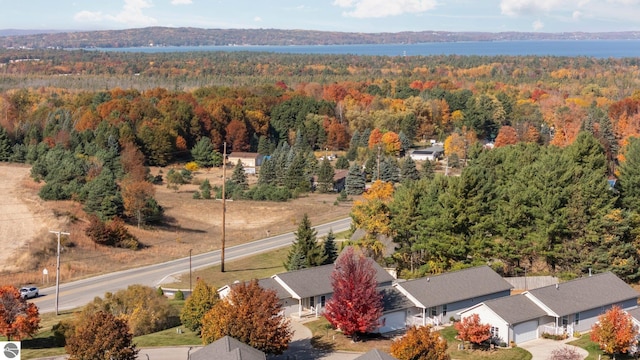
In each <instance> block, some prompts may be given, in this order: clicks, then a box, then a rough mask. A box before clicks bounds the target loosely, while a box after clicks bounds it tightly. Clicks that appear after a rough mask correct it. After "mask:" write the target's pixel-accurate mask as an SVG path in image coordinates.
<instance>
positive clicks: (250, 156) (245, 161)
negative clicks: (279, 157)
mask: <svg viewBox="0 0 640 360" xmlns="http://www.w3.org/2000/svg"><path fill="white" fill-rule="evenodd" d="M262 159H263V156H262V155H260V154H258V153H252V152H235V151H234V152H232V153H231V154H229V156H227V163H228V164H231V165H235V164H237V163H238V160H240V161H241V162H242V166H244V167H249V168H255V167H256V166H261V165H262Z"/></svg>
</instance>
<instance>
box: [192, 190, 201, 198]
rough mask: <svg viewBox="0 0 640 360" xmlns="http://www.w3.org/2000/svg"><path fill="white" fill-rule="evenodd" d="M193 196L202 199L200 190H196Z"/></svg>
mask: <svg viewBox="0 0 640 360" xmlns="http://www.w3.org/2000/svg"><path fill="white" fill-rule="evenodd" d="M193 198H194V199H195V200H199V199H201V197H200V192H199V191H196V192H194V193H193Z"/></svg>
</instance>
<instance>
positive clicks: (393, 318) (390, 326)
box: [378, 311, 406, 334]
mask: <svg viewBox="0 0 640 360" xmlns="http://www.w3.org/2000/svg"><path fill="white" fill-rule="evenodd" d="M380 322H381V323H382V326H380V328H378V331H379V332H380V333H383V334H384V333H386V332H389V331H394V330H399V329H404V328H405V327H406V325H405V324H406V315H405V312H404V311H398V312H394V313H389V314H384V315H382V317H381V318H380Z"/></svg>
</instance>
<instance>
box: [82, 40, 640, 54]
mask: <svg viewBox="0 0 640 360" xmlns="http://www.w3.org/2000/svg"><path fill="white" fill-rule="evenodd" d="M94 50H97V51H121V52H145V53H159V52H190V51H225V52H232V51H254V52H273V53H287V54H353V55H384V56H415V55H422V56H429V55H479V56H495V55H510V56H511V55H513V56H517V55H539V56H547V55H549V56H570V57H575V56H587V57H595V58H610V57H611V58H625V57H640V40H541V41H537V40H536V41H533V40H532V41H469V42H443V43H420V44H364V45H291V46H258V45H255V46H254V45H233V46H166V47H162V46H158V47H136V48H99V49H94Z"/></svg>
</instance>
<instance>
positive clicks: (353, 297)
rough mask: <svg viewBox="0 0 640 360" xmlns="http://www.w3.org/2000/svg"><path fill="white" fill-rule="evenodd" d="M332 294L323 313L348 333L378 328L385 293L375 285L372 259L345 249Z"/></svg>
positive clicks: (333, 273) (332, 282)
mask: <svg viewBox="0 0 640 360" xmlns="http://www.w3.org/2000/svg"><path fill="white" fill-rule="evenodd" d="M331 285H332V286H333V297H332V298H331V299H329V301H327V305H326V308H325V313H324V316H325V317H326V318H327V320H328V321H329V322H330V323H331V325H333V326H334V327H336V328H339V329H340V330H342V332H343V333H344V334H345V335H346V336H354V335H355V336H357V334H359V333H367V332H370V331H373V330H375V329H376V328H377V327H378V326H379V323H378V319H379V318H380V316H381V315H382V295H381V294H380V293H379V292H378V289H377V288H376V287H377V285H378V283H377V281H376V270H375V269H374V267H373V260H372V259H370V258H367V257H365V256H364V255H363V254H362V253H360V252H356V251H355V250H354V249H353V248H352V247H348V248H346V249H345V250H344V251H343V252H342V254H341V255H340V257H338V259H337V260H336V264H335V268H334V270H333V272H332V273H331Z"/></svg>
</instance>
